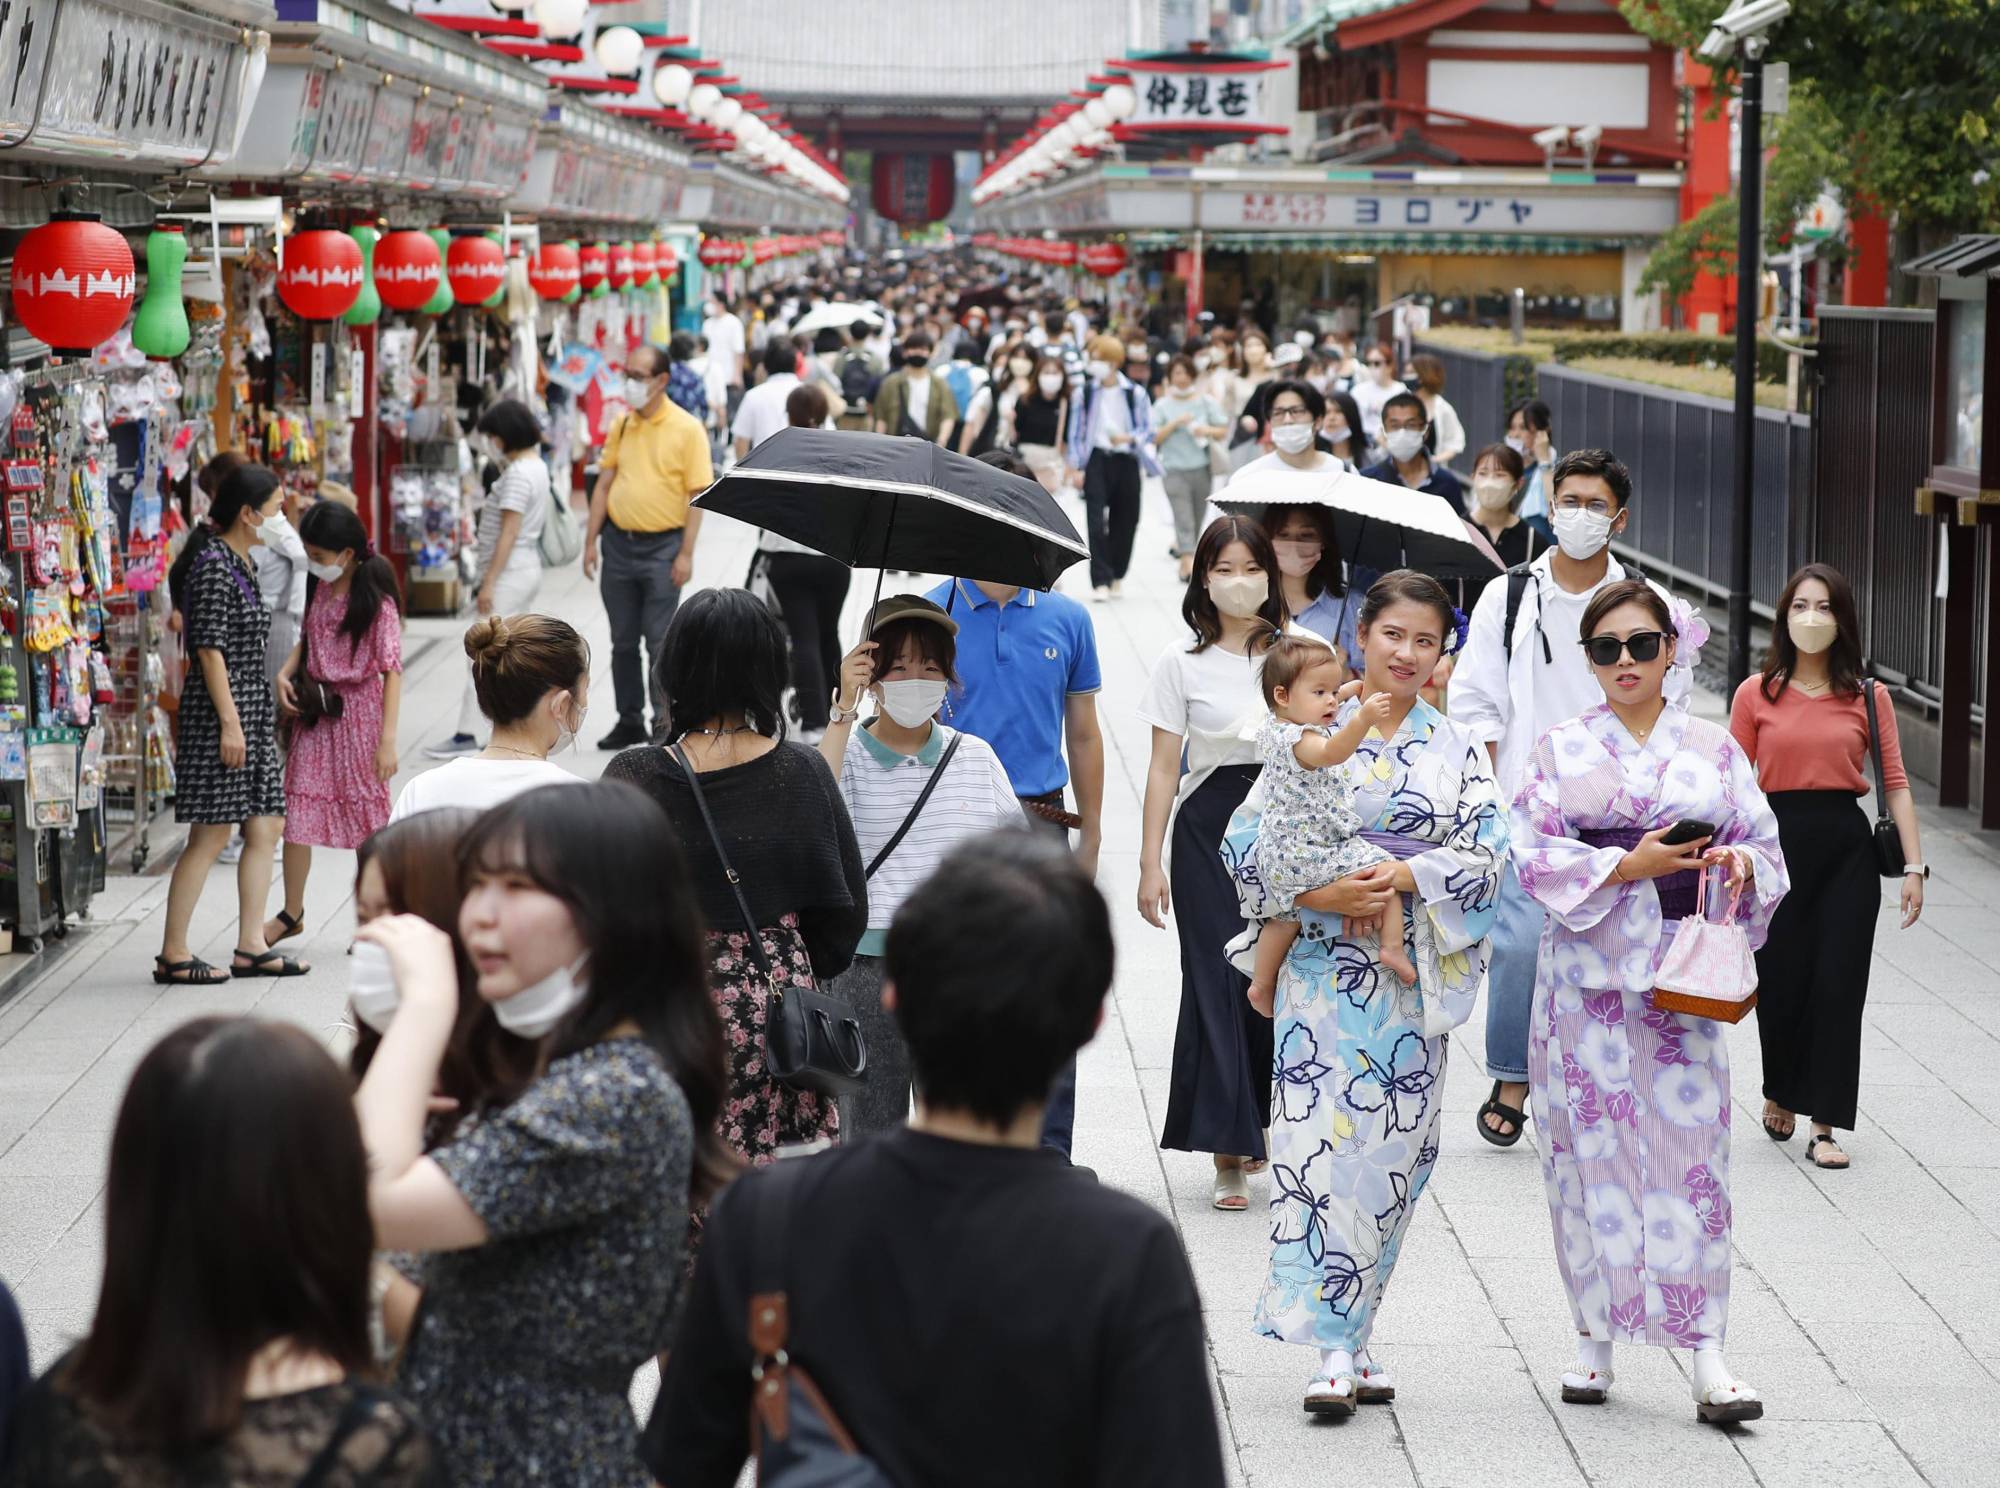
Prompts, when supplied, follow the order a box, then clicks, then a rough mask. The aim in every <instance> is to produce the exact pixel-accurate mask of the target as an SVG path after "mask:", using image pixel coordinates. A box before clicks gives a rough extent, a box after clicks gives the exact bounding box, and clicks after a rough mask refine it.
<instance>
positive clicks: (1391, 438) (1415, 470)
mask: <svg viewBox="0 0 2000 1488" xmlns="http://www.w3.org/2000/svg"><path fill="white" fill-rule="evenodd" d="M1293 349H1294V350H1296V349H1297V348H1296V347H1295V348H1293ZM1430 427H1431V415H1430V410H1429V409H1427V408H1425V407H1424V400H1423V399H1422V398H1419V397H1418V396H1417V395H1416V394H1415V393H1397V394H1396V395H1395V396H1394V397H1392V398H1391V399H1389V401H1388V402H1386V403H1384V404H1383V405H1382V443H1383V445H1384V446H1385V447H1386V448H1387V449H1388V451H1389V458H1388V459H1386V460H1384V461H1383V462H1382V463H1381V464H1379V465H1370V466H1369V467H1368V468H1367V469H1366V470H1364V471H1362V472H1361V473H1362V474H1363V475H1365V476H1367V477H1368V478H1369V479H1370V480H1378V481H1387V482H1388V483H1389V484H1390V485H1392V486H1408V487H1410V489H1412V490H1415V491H1428V492H1430V493H1431V494H1432V495H1433V496H1442V497H1443V498H1444V499H1445V500H1446V501H1449V502H1450V503H1451V509H1452V510H1453V511H1455V512H1457V513H1458V515H1459V516H1460V517H1463V516H1464V515H1465V487H1464V486H1462V485H1461V484H1459V479H1458V477H1457V476H1455V475H1453V474H1452V473H1451V472H1450V471H1449V470H1447V469H1445V468H1444V466H1442V465H1439V464H1436V463H1434V462H1433V461H1432V459H1431V457H1430V455H1429V454H1428V453H1427V452H1426V451H1425V449H1424V436H1425V435H1426V434H1427V433H1429V432H1430Z"/></svg>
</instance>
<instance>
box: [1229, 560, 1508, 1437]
mask: <svg viewBox="0 0 2000 1488" xmlns="http://www.w3.org/2000/svg"><path fill="white" fill-rule="evenodd" d="M1461 634H1462V632H1461V631H1460V630H1459V629H1458V616H1457V614H1456V612H1455V611H1454V610H1453V609H1452V606H1451V601H1450V600H1449V599H1448V598H1447V597H1446V595H1445V592H1444V590H1443V589H1442V588H1441V587H1440V586H1439V585H1438V583H1437V581H1436V580H1434V579H1430V578H1427V577H1425V576H1424V575H1422V574H1417V573H1411V572H1409V571H1408V570H1400V571H1398V572H1395V573H1389V574H1384V575H1383V576H1382V577H1381V578H1379V579H1377V580H1376V581H1375V584H1374V585H1373V587H1371V588H1370V589H1369V591H1368V595H1367V598H1366V599H1365V600H1363V601H1362V604H1361V619H1360V626H1359V630H1358V639H1359V642H1360V651H1361V655H1360V658H1359V659H1360V661H1361V663H1362V668H1363V671H1362V696H1364V697H1366V696H1369V695H1372V694H1374V693H1377V692H1386V693H1388V694H1389V695H1390V696H1391V697H1392V698H1393V699H1394V704H1395V706H1394V710H1393V714H1392V716H1393V717H1394V719H1395V720H1396V726H1395V728H1394V729H1393V731H1392V733H1391V736H1390V737H1389V738H1387V739H1384V738H1383V737H1382V736H1381V734H1380V733H1371V734H1370V735H1369V737H1368V738H1367V739H1366V740H1365V741H1363V743H1362V745H1361V747H1360V749H1359V750H1358V751H1356V753H1355V756H1354V758H1353V759H1352V760H1350V761H1349V763H1348V765H1347V767H1346V768H1348V769H1349V770H1351V771H1352V772H1353V773H1354V777H1355V781H1354V790H1355V805H1356V808H1357V809H1358V811H1359V812H1360V815H1361V820H1362V822H1363V823H1364V830H1365V831H1366V834H1367V836H1368V838H1369V840H1371V841H1373V842H1376V843H1378V844H1379V845H1381V846H1382V847H1384V848H1386V849H1387V850H1388V851H1389V852H1390V853H1391V854H1392V858H1393V861H1391V862H1388V863H1383V864H1380V865H1377V866H1376V867H1374V868H1370V869H1365V870H1363V871H1362V872H1360V873H1357V874H1350V875H1349V876H1347V877H1346V878H1343V879H1341V880H1339V881H1338V882H1336V883H1334V884H1331V885H1329V886H1327V887H1326V888H1322V889H1317V890H1315V891H1313V892H1312V893H1309V894H1303V895H1300V896H1299V898H1298V900H1297V906H1296V907H1297V909H1298V910H1299V919H1300V931H1299V938H1298V939H1297V940H1295V941H1294V942H1293V943H1292V950H1291V954H1290V955H1289V956H1288V957H1287V958H1286V960H1285V963H1284V965H1283V967H1282V968H1280V970H1279V973H1278V988H1277V1011H1276V1017H1275V1027H1274V1034H1275V1037H1276V1043H1277V1055H1276V1059H1275V1066H1276V1068H1275V1073H1274V1076H1273V1086H1272V1096H1271V1173H1272V1176H1273V1183H1272V1198H1271V1269H1270V1273H1269V1277H1268V1279H1267V1280H1266V1282H1265V1285H1264V1292H1263V1296H1262V1298H1261V1299H1260V1300H1259V1303H1258V1306H1257V1317H1256V1323H1255V1327H1256V1331H1257V1332H1258V1333H1260V1334H1261V1335H1263V1336H1265V1337H1267V1338H1276V1339H1280V1340H1282V1341H1284V1342H1286V1343H1297V1344H1304V1345H1307V1346H1309V1347H1312V1348H1316V1349H1318V1350H1319V1360H1318V1364H1317V1367H1316V1369H1315V1372H1314V1374H1313V1378H1312V1380H1311V1382H1310V1383H1309V1384H1308V1385H1307V1387H1306V1394H1305V1408H1306V1410H1308V1411H1310V1412H1312V1413H1314V1414H1323V1415H1336V1416H1345V1415H1351V1414H1352V1413H1353V1411H1354V1408H1355V1404H1356V1402H1357V1401H1364V1402H1365V1401H1372V1400H1388V1399H1391V1398H1393V1397H1394V1394H1395V1386H1394V1385H1393V1384H1392V1383H1391V1382H1390V1380H1389V1377H1388V1374H1387V1373H1386V1372H1385V1371H1384V1369H1383V1368H1382V1365H1381V1363H1380V1361H1378V1360H1374V1359H1371V1358H1370V1356H1369V1353H1368V1335H1369V1333H1370V1331H1371V1330H1372V1329H1373V1327H1374V1324H1375V1313H1376V1309H1377V1308H1378V1307H1379V1306H1380V1305H1381V1301H1382V1293H1383V1290H1384V1288H1386V1287H1387V1286H1388V1284H1389V1273H1390V1272H1391V1271H1392V1270H1394V1268H1395V1264H1396V1254H1397V1251H1398V1250H1399V1249H1400V1247H1401V1245H1402V1241H1403V1232H1404V1230H1405V1229H1406V1228H1407V1227H1408V1225H1409V1222H1410V1216H1411V1215H1412V1214H1413V1213H1414V1212H1415V1210H1416V1203H1417V1197H1418V1195H1419V1194H1421V1193H1422V1192H1423V1187H1424V1183H1425V1181H1426V1180H1427V1179H1428V1178H1429V1177H1430V1171H1431V1166H1432V1165H1433V1164H1434V1163H1435V1162H1436V1161H1437V1153H1438V1147H1437V1123H1438V1114H1439V1110H1440V1106H1441V1099H1442V1095H1443V1086H1444V1066H1445V1035H1446V1033H1448V1032H1449V1031H1450V1030H1451V1029H1452V1028H1454V1027H1456V1026H1457V1025H1458V1024H1460V1023H1462V1022H1464V1021H1465V1018H1466V1015H1467V1014H1468V1013H1470V1012H1471V1011H1472V1004H1473V1000H1474V998H1475V997H1476V996H1477V994H1478V990H1479V982H1480V978H1481V976H1482V974H1483V971H1484V968H1485V964H1486V945H1485V938H1486V934H1487V931H1488V929H1489V927H1490V926H1491V924H1492V921H1493V897H1494V891H1495V888H1496V887H1497V885H1498V883H1499V877H1500V864H1501V861H1502V858H1503V855H1504V854H1505V852H1506V850H1507V816H1506V811H1505V806H1504V803H1502V802H1501V800H1500V797H1499V791H1498V788H1497V787H1496V786H1495V784H1494V780H1493V770H1492V764H1491V761H1490V760H1489V759H1488V757H1487V753H1486V750H1485V747H1484V746H1483V745H1481V744H1480V743H1479V741H1478V740H1477V739H1476V738H1474V737H1473V735H1472V734H1471V733H1470V732H1469V731H1468V730H1466V729H1465V728H1463V727H1462V726H1460V725H1458V724H1454V723H1453V722H1452V721H1451V720H1450V719H1448V718H1446V717H1444V716H1443V715H1442V714H1440V713H1439V712H1438V711H1437V710H1436V709H1435V708H1433V707H1431V706H1430V705H1429V704H1428V703H1425V702H1424V701H1423V700H1422V699H1421V698H1420V697H1419V696H1418V692H1419V691H1420V690H1421V689H1422V687H1423V685H1424V684H1425V683H1426V682H1427V681H1428V680H1429V679H1430V676H1431V672H1432V670H1433V668H1435V667H1436V665H1437V663H1438V661H1439V660H1440V658H1441V657H1443V656H1444V654H1445V653H1446V649H1447V647H1448V646H1451V645H1454V644H1455V642H1456V641H1457V639H1458V638H1459V636H1460V635H1461ZM1356 706H1358V703H1355V702H1350V703H1347V704H1345V705H1344V708H1346V709H1349V710H1351V709H1352V708H1354V707H1356ZM1341 716H1342V717H1345V713H1343V714H1342V715H1341ZM1257 824H1258V798H1257V797H1255V796H1253V797H1252V798H1251V800H1250V801H1248V802H1246V803H1245V805H1244V806H1243V807H1242V808H1241V809H1240V810H1239V811H1238V812H1237V814H1236V817H1235V819H1234V820H1233V821H1231V823H1230V828H1229V832H1228V835H1227V836H1225V838H1224V839H1223V857H1224V860H1225V862H1226V863H1227V864H1228V866H1229V869H1230V872H1231V874H1232V875H1233V876H1234V878H1235V881H1236V886H1237V893H1238V897H1239V898H1240V899H1241V901H1242V906H1243V913H1244V915H1245V917H1246V918H1248V919H1251V920H1257V921H1261V920H1264V919H1267V918H1269V917H1270V916H1271V915H1272V914H1274V913H1275V912H1277V910H1278V909H1279V908H1280V906H1277V905H1274V904H1273V903H1272V902H1271V901H1270V897H1269V895H1268V894H1267V893H1266V891H1265V889H1264V886H1263V885H1262V883H1260V882H1259V881H1258V878H1257V872H1256V839H1257ZM1394 897H1400V898H1401V901H1402V905H1403V911H1404V926H1405V929H1404V944H1405V947H1406V948H1407V950H1408V951H1409V954H1410V957H1411V959H1412V961H1414V962H1415V964H1416V967H1417V973H1418V975H1417V982H1416V985H1415V986H1405V985H1404V984H1403V983H1402V982H1401V981H1400V980H1398V979H1397V978H1396V977H1395V976H1394V975H1393V974H1391V973H1389V972H1387V971H1385V970H1384V969H1383V968H1382V966H1381V964H1380V962H1379V961H1378V960H1377V959H1376V957H1375V954H1374V948H1373V946H1372V944H1370V943H1368V942H1366V941H1353V940H1349V939H1348V938H1347V937H1346V935H1345V933H1344V925H1345V919H1344V917H1345V916H1353V917H1355V918H1357V919H1358V918H1360V917H1362V916H1364V915H1368V914H1371V913H1375V912H1377V911H1379V910H1381V909H1383V908H1385V907H1386V906H1387V905H1388V904H1389V903H1390V902H1391V900H1392V898H1394ZM1254 939H1255V937H1254V934H1253V935H1252V936H1251V937H1249V939H1248V940H1247V941H1239V942H1238V944H1239V945H1243V944H1248V943H1250V942H1253V941H1254Z"/></svg>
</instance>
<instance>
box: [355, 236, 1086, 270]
mask: <svg viewBox="0 0 2000 1488" xmlns="http://www.w3.org/2000/svg"><path fill="white" fill-rule="evenodd" d="M1039 246H1040V248H1041V259H1042V262H1043V263H1046V264H1054V265H1056V266H1057V267H1058V268H1065V269H1066V268H1068V267H1069V266H1070V265H1071V264H1073V263H1075V262H1076V244H1074V243H1065V242H1061V241H1057V242H1054V243H1051V242H1048V241H1046V240H1044V241H1043V242H1042V243H1041V244H1040V245H1039ZM377 251H378V252H379V251H380V250H379V249H378V250H377Z"/></svg>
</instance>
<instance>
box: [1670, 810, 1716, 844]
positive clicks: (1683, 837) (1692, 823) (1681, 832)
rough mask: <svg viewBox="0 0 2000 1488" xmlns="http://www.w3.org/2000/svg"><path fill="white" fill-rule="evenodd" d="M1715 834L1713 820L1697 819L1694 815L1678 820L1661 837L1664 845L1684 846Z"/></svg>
mask: <svg viewBox="0 0 2000 1488" xmlns="http://www.w3.org/2000/svg"><path fill="white" fill-rule="evenodd" d="M1714 835H1715V825H1714V823H1712V822H1705V821H1696V820H1694V819H1693V818H1692V817H1690V818H1687V819H1685V820H1682V821H1677V822H1675V823H1674V824H1673V826H1672V827H1670V828H1668V830H1667V835H1666V836H1664V837H1662V838H1661V839H1660V843H1661V845H1662V846H1664V847H1684V846H1686V845H1687V844H1688V843H1690V842H1699V841H1701V840H1702V839H1703V838H1704V837H1713V836H1714Z"/></svg>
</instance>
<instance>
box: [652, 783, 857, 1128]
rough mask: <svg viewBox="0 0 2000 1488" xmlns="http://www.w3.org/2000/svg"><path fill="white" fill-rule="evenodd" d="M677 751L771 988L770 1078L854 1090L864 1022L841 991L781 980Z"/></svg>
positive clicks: (767, 1027) (835, 1091)
mask: <svg viewBox="0 0 2000 1488" xmlns="http://www.w3.org/2000/svg"><path fill="white" fill-rule="evenodd" d="M673 756H674V758H675V760H677V761H678V762H679V764H680V767H681V773H682V774H684V775H686V776H687V783H688V790H689V791H691V792H692V793H693V795H694V804H695V807H696V809H697V810H699V811H700V812H701V823H702V825H703V826H704V827H706V828H708V840H709V841H710V842H713V843H714V844H715V856H716V860H717V861H718V862H720V863H721V864H722V874H723V877H725V878H727V879H728V880H729V892H730V893H732V894H734V895H735V896H736V909H737V913H739V914H740V915H742V917H743V928H744V930H745V931H747V932H748V933H749V936H750V955H751V958H752V959H753V960H754V961H756V963H757V970H758V971H759V972H761V973H762V974H763V977H764V985H765V986H766V987H767V988H768V989H769V991H770V994H771V1005H770V1007H769V1009H768V1010H767V1011H766V1013H765V1016H764V1068H765V1069H766V1070H767V1071H768V1072H769V1073H770V1076H771V1078H772V1079H774V1080H777V1081H779V1082H780V1083H781V1084H785V1085H790V1086H792V1087H793V1088H794V1089H797V1090H816V1091H818V1092H819V1093H820V1094H821V1095H841V1094H844V1093H845V1092H847V1091H850V1090H853V1089H854V1088H855V1087H856V1086H858V1085H860V1084H861V1082H862V1081H863V1080H865V1079H866V1078H867V1077H868V1048H867V1045H866V1044H865V1043H863V1041H862V1038H861V1023H860V1021H859V1020H858V1019H857V1018H856V1017H855V1016H854V1012H853V1010H852V1009H851V1008H849V1007H848V1005H847V1004H846V1003H845V1002H843V1001H842V1000H841V999H840V998H838V997H830V996H828V995H827V994H826V993H824V992H822V991H820V989H819V988H818V987H798V986H791V985H787V984H786V983H783V982H780V981H779V980H778V974H777V971H776V969H775V968H773V967H772V965H771V956H770V953H769V952H768V951H766V950H765V949H764V937H763V935H762V934H760V933H759V931H758V929H757V920H756V917H755V916H753V915H752V914H751V913H750V901H749V900H747V899H745V898H744V897H743V880H742V879H741V878H739V877H737V874H736V869H735V868H734V867H733V866H732V865H731V864H730V861H729V850H728V849H727V848H726V847H724V846H723V845H722V833H721V832H719V831H717V830H716V827H715V818H714V817H713V816H711V815H709V811H708V797H707V796H706V795H704V794H703V792H702V788H701V776H700V774H699V773H698V772H697V771H696V770H695V767H694V766H693V765H692V764H691V763H689V761H688V757H687V753H686V752H685V751H684V750H683V749H682V748H681V747H680V746H679V745H678V744H676V745H675V746H674V748H673Z"/></svg>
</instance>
